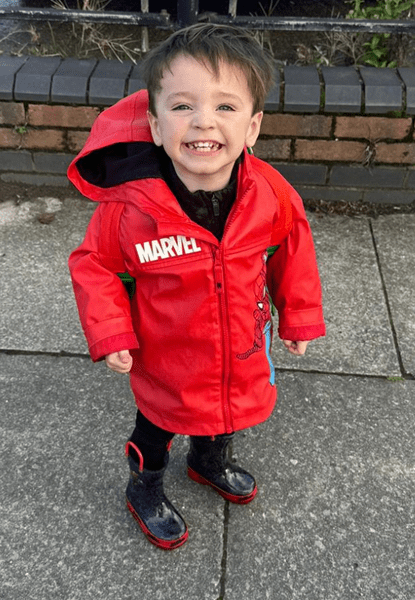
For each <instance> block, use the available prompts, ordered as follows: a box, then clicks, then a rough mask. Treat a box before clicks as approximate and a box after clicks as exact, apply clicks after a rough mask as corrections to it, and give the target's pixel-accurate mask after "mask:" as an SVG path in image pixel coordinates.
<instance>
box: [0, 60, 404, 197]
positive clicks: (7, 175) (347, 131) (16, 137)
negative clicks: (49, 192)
mask: <svg viewBox="0 0 415 600" xmlns="http://www.w3.org/2000/svg"><path fill="white" fill-rule="evenodd" d="M13 58H14V57H6V59H3V58H2V57H0V180H2V181H6V182H23V183H28V184H35V185H42V184H48V185H59V186H66V185H69V184H68V182H67V180H66V176H65V173H66V169H67V166H68V164H69V162H70V161H71V160H72V158H73V157H74V156H75V155H76V153H77V152H78V151H79V150H80V149H81V148H82V146H83V144H84V142H85V140H86V138H87V135H88V132H89V129H90V127H91V125H92V124H93V122H94V120H95V118H96V117H97V115H98V114H99V113H100V111H101V110H103V109H104V108H105V107H106V106H108V105H110V104H112V103H114V102H116V101H117V100H118V99H120V98H121V97H123V96H124V95H126V94H128V93H132V92H134V91H136V89H140V88H141V87H142V82H141V80H140V79H139V76H138V75H135V73H136V70H135V69H136V67H134V66H133V65H130V66H128V65H127V64H125V63H124V64H123V65H122V68H121V67H120V65H119V63H117V62H116V61H74V60H73V59H67V60H63V61H62V60H61V59H57V60H56V59H54V60H53V61H47V60H46V59H44V60H43V61H42V59H40V60H39V59H38V60H35V61H34V62H33V60H34V59H28V60H25V59H24V60H23V59H18V62H16V60H13ZM45 61H46V62H45ZM102 63H103V64H102ZM29 67H30V68H29ZM25 68H26V71H24V69H25ZM36 69H37V70H39V69H40V71H41V75H42V76H41V77H39V76H35V77H33V74H34V71H36ZM22 71H23V72H22ZM45 72H46V74H45ZM25 73H26V75H25ZM100 73H101V76H99V74H100ZM94 74H98V75H96V78H95V81H94ZM2 75H5V77H3V79H2V77H1V76H2ZM277 75H278V77H277V81H276V85H275V88H274V89H273V90H272V92H271V94H270V96H269V98H268V100H267V104H266V114H265V115H264V119H263V124H262V128H261V135H260V138H259V140H258V142H257V144H256V146H255V154H256V155H257V156H259V157H260V158H263V159H265V160H267V161H268V162H270V163H271V164H272V165H274V166H275V167H276V168H277V169H278V170H279V171H280V172H281V173H282V174H283V175H284V176H285V177H286V178H287V179H288V180H289V181H290V182H291V183H292V184H293V185H294V187H296V189H298V191H299V192H300V194H301V195H302V196H303V198H305V199H315V200H320V199H323V200H346V201H363V202H379V203H393V204H396V203H405V204H409V203H412V202H413V201H414V200H415V168H414V160H415V142H414V115H415V70H412V69H404V70H399V71H396V72H395V71H393V70H392V71H391V70H386V69H361V70H360V72H359V73H358V72H357V71H356V70H355V69H352V68H346V69H344V68H343V69H341V68H340V69H337V68H323V69H322V70H321V71H319V70H318V69H317V68H315V67H304V68H301V67H286V68H285V69H284V70H283V71H282V72H281V73H278V74H277ZM302 78H303V79H302ZM6 80H7V81H6ZM2 81H3V84H2ZM4 82H5V83H4ZM42 86H43V88H42ZM376 86H377V87H376ZM92 91H94V93H92ZM94 101H95V102H94Z"/></svg>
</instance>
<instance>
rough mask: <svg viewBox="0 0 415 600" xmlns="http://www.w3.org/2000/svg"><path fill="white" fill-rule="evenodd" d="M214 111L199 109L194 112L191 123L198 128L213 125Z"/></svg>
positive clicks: (207, 127)
mask: <svg viewBox="0 0 415 600" xmlns="http://www.w3.org/2000/svg"><path fill="white" fill-rule="evenodd" d="M214 123H215V120H214V113H213V111H211V110H209V109H201V110H198V111H196V112H195V115H194V120H193V124H194V126H195V127H198V128H199V129H209V128H211V127H214Z"/></svg>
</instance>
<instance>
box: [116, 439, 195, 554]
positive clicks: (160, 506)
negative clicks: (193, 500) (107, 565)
mask: <svg viewBox="0 0 415 600" xmlns="http://www.w3.org/2000/svg"><path fill="white" fill-rule="evenodd" d="M125 453H126V455H127V457H128V463H129V466H130V471H131V474H130V481H129V482H128V486H127V491H126V499H127V507H128V509H129V510H130V511H131V514H132V515H133V517H134V519H135V520H136V521H137V523H138V524H139V526H140V527H141V529H142V530H143V532H144V535H145V536H146V537H147V539H148V540H149V541H150V542H151V543H152V544H154V545H155V546H158V547H159V548H163V550H173V549H174V548H178V547H179V546H181V545H182V544H184V543H185V541H186V540H187V538H188V531H187V526H186V523H185V522H184V520H183V518H182V517H181V515H180V514H179V513H178V512H177V510H176V509H175V508H174V506H173V504H172V503H171V502H170V501H169V500H168V498H166V496H165V494H164V490H163V477H164V473H165V471H166V468H167V464H168V462H169V453H168V451H167V450H166V455H165V458H164V466H163V468H162V469H160V470H158V471H150V470H148V469H145V468H144V461H143V456H142V454H141V452H140V450H139V449H138V448H137V446H136V445H135V444H133V442H131V441H128V442H127V445H126V447H125Z"/></svg>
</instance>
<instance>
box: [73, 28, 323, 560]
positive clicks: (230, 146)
mask: <svg viewBox="0 0 415 600" xmlns="http://www.w3.org/2000/svg"><path fill="white" fill-rule="evenodd" d="M273 70H274V66H273V62H272V60H271V58H270V57H269V56H268V55H267V54H266V53H265V52H264V50H263V49H262V48H261V46H260V45H259V44H258V43H257V42H256V40H255V39H254V38H253V37H252V36H251V35H250V34H249V33H247V32H245V31H243V30H240V29H237V28H234V27H229V26H220V25H212V24H198V25H194V26H192V27H189V28H187V29H183V30H180V31H178V32H175V33H174V34H173V35H172V36H170V38H169V39H168V40H166V41H165V42H163V43H162V44H161V45H160V46H158V47H157V48H155V49H154V50H153V51H152V52H150V54H149V55H148V57H147V58H146V60H145V61H144V65H143V76H144V79H145V81H146V84H147V88H148V91H144V90H143V91H140V92H137V93H136V94H133V95H132V96H129V97H127V98H125V99H123V100H121V101H120V102H119V103H117V104H116V105H115V106H113V107H111V108H109V109H107V110H106V111H104V112H103V113H102V114H101V115H100V116H99V117H98V119H97V121H96V122H95V124H94V126H93V128H92V131H91V134H90V136H89V138H88V141H87V143H86V145H85V147H84V149H83V150H82V152H81V153H80V154H79V156H78V157H77V158H76V159H75V160H74V161H73V163H72V164H71V166H70V168H69V171H68V174H69V177H70V179H71V181H72V182H73V183H74V184H75V185H76V186H77V187H78V189H79V190H80V191H81V192H82V193H83V194H84V195H85V196H87V197H89V198H91V199H92V200H95V201H97V202H98V203H99V204H98V208H97V210H96V211H95V213H94V216H93V218H92V220H91V223H90V225H89V227H88V230H87V232H86V236H85V240H84V241H83V243H82V244H81V246H80V247H79V248H77V249H76V250H75V251H74V252H73V253H72V254H71V256H70V259H69V266H70V270H71V275H72V280H73V286H74V291H75V296H76V300H77V304H78V309H79V314H80V319H81V322H82V325H83V328H84V332H85V335H86V338H87V341H88V345H89V349H90V354H91V357H92V359H93V360H94V361H98V360H105V361H106V364H107V366H108V367H109V368H110V369H112V370H114V371H116V372H118V373H129V374H130V382H131V388H132V391H133V394H134V397H135V400H136V405H137V416H136V426H135V429H134V431H133V433H132V435H131V437H130V439H129V440H128V442H127V445H126V454H127V457H128V462H129V466H130V472H131V475H130V480H129V483H128V487H127V493H126V495H127V506H128V508H129V510H130V511H131V513H132V515H133V516H134V518H135V519H136V520H137V522H138V524H139V525H140V527H141V529H142V530H143V532H144V534H145V535H146V536H147V538H148V539H149V540H150V541H151V542H152V543H153V544H155V545H156V546H159V547H161V548H163V549H173V548H177V547H178V546H180V545H182V544H183V543H184V542H185V541H186V539H187V538H188V529H187V526H186V523H185V521H184V519H183V518H182V516H181V515H180V514H179V513H178V511H177V510H176V509H175V507H174V506H173V504H172V503H171V502H170V501H169V500H168V498H167V497H166V495H165V493H164V489H163V477H164V473H165V470H166V468H167V464H168V458H169V448H170V444H171V441H172V439H173V437H174V435H175V434H183V435H189V436H190V449H189V453H188V456H187V463H188V475H189V477H190V478H191V479H193V480H194V481H196V482H198V483H202V484H204V485H209V486H211V487H212V488H213V489H214V490H215V491H216V492H218V493H219V494H220V495H221V496H222V497H223V498H225V499H226V500H228V501H230V502H235V503H238V504H246V503H248V502H251V501H252V500H253V499H254V497H255V495H256V493H257V484H256V481H255V479H254V477H253V476H252V475H251V474H250V473H248V472H247V471H245V470H244V469H243V468H241V467H239V466H238V465H236V464H235V463H233V462H230V461H229V460H228V457H227V449H228V445H229V442H230V441H231V440H232V439H233V437H234V432H235V431H237V430H241V429H245V428H247V427H252V426H254V425H256V424H258V423H260V422H262V421H264V420H265V419H267V418H268V417H269V415H270V414H271V412H272V410H273V407H274V404H275V401H276V387H275V372H274V367H273V365H272V361H271V353H270V348H271V337H272V319H271V306H272V303H273V304H274V305H275V307H276V309H277V310H278V314H279V327H278V333H279V336H280V338H281V339H282V340H283V343H284V345H285V346H286V347H287V349H288V350H289V351H290V352H291V353H293V354H297V355H300V354H304V352H305V349H306V347H307V344H308V342H309V341H310V340H312V339H314V338H316V337H319V336H322V335H324V334H325V326H324V321H323V314H322V306H321V288H320V281H319V276H318V270H317V265H316V260H315V254H314V247H313V241H312V237H311V232H310V228H309V225H308V222H307V219H306V216H305V213H304V209H303V207H302V203H301V200H300V198H299V197H298V195H297V193H296V192H295V191H294V189H293V188H292V187H291V186H290V185H289V184H288V183H287V182H286V181H285V179H284V178H283V177H282V176H281V175H280V174H279V173H278V172H277V171H275V170H274V169H272V167H270V166H269V165H268V164H266V163H264V162H263V161H260V160H259V159H257V158H255V157H254V156H252V155H251V154H250V152H251V150H250V149H251V147H252V146H253V145H254V144H255V142H256V139H257V137H258V135H259V131H260V126H261V120H262V116H263V113H262V111H263V106H264V101H265V98H266V95H267V93H268V92H269V90H270V87H271V85H272V74H273ZM248 149H249V151H248ZM114 240H115V242H114ZM119 273H128V274H129V276H130V277H131V278H134V279H135V281H136V286H135V292H134V294H133V295H132V297H130V296H129V294H128V293H127V290H126V288H125V287H124V284H123V282H122V280H121V278H120V277H119V276H118V274H119Z"/></svg>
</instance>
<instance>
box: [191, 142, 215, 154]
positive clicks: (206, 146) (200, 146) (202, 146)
mask: <svg viewBox="0 0 415 600" xmlns="http://www.w3.org/2000/svg"><path fill="white" fill-rule="evenodd" d="M190 146H192V147H193V148H194V149H195V150H202V151H204V152H205V151H210V150H217V149H218V148H219V144H212V143H210V142H197V143H195V144H190Z"/></svg>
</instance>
